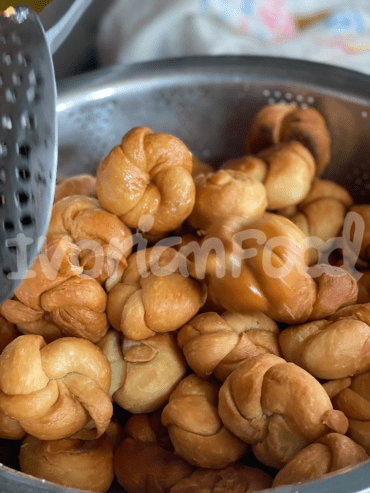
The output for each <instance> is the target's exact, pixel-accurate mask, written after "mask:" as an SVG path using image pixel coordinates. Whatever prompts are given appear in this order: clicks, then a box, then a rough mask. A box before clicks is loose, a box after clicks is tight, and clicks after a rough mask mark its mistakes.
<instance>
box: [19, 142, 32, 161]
mask: <svg viewBox="0 0 370 493" xmlns="http://www.w3.org/2000/svg"><path fill="white" fill-rule="evenodd" d="M30 152H31V147H30V146H29V145H28V144H22V145H21V146H18V154H19V155H20V156H22V157H24V158H26V159H28V158H29V155H30Z"/></svg>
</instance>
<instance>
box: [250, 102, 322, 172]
mask: <svg viewBox="0 0 370 493" xmlns="http://www.w3.org/2000/svg"><path fill="white" fill-rule="evenodd" d="M292 140H293V141H298V142H300V143H302V144H303V145H304V146H305V147H306V148H307V149H308V150H309V151H310V152H311V154H312V155H313V156H314V158H315V162H316V175H317V176H320V175H321V174H322V172H323V171H324V169H325V167H326V166H327V165H328V164H329V161H330V145H331V139H330V133H329V130H328V128H327V125H326V122H325V119H324V117H323V116H322V115H321V114H320V113H319V112H318V111H317V110H315V108H305V109H301V108H296V107H294V106H293V105H291V104H286V103H278V104H273V105H267V106H263V107H262V108H261V109H260V110H259V112H258V113H257V114H256V115H255V117H254V118H253V121H252V123H251V125H250V127H249V130H248V135H247V139H246V149H247V152H249V153H252V154H256V153H257V152H259V151H261V150H262V149H265V148H266V147H270V146H272V145H276V144H278V143H280V142H290V141H292Z"/></svg>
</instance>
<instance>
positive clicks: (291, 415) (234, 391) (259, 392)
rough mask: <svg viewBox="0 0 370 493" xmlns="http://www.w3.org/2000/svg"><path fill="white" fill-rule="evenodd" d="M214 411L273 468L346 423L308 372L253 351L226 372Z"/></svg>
mask: <svg viewBox="0 0 370 493" xmlns="http://www.w3.org/2000/svg"><path fill="white" fill-rule="evenodd" d="M218 410H219V415H220V417H221V419H222V421H223V423H224V425H225V426H227V428H228V429H229V430H231V431H232V432H233V433H234V434H235V435H236V436H238V437H239V438H240V439H242V440H244V441H245V442H246V443H250V444H252V445H253V452H254V454H255V455H256V457H257V459H258V460H259V461H260V462H262V463H263V464H266V465H268V466H271V467H276V468H277V469H280V468H281V467H283V465H284V464H285V463H287V462H289V460H290V459H291V458H292V457H293V456H294V455H295V454H296V453H297V452H299V450H301V449H303V448H304V447H306V446H307V445H308V444H309V443H311V442H313V441H314V440H316V439H317V438H319V437H320V436H322V435H325V434H326V433H328V432H329V430H334V431H337V432H339V433H342V434H344V433H345V432H346V431H347V426H348V420H347V418H346V417H345V416H344V414H343V413H341V412H338V411H334V410H333V406H332V404H331V402H330V398H329V396H328V395H327V393H326V392H325V390H324V388H323V387H322V386H321V385H320V383H319V382H318V381H317V380H316V379H315V378H314V377H313V376H312V375H310V374H309V373H307V372H306V371H305V370H303V369H302V368H300V367H299V366H297V365H295V364H293V363H287V362H286V361H285V360H283V359H282V358H279V357H277V356H275V355H272V354H262V355H259V356H255V357H254V358H251V359H249V360H247V361H246V362H244V363H242V364H241V365H239V366H238V368H237V369H236V370H235V371H234V372H233V373H231V375H230V376H229V377H228V378H227V379H226V381H225V382H224V384H223V385H222V387H221V389H220V393H219V406H218Z"/></svg>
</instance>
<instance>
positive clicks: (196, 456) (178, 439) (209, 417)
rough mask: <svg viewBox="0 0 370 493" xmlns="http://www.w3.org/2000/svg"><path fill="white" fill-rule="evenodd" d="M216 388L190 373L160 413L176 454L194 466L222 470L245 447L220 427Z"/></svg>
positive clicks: (243, 451)
mask: <svg viewBox="0 0 370 493" xmlns="http://www.w3.org/2000/svg"><path fill="white" fill-rule="evenodd" d="M218 391H219V385H218V384H217V383H216V382H215V381H210V380H202V379H201V378H199V377H198V376H197V375H195V374H192V375H189V376H188V377H186V378H184V380H182V381H181V382H180V383H179V385H178V386H177V387H176V389H175V390H174V392H173V393H172V394H171V396H170V401H169V403H168V404H167V406H166V407H165V408H164V409H163V412H162V423H163V424H164V425H165V426H166V427H167V428H168V434H169V436H170V438H171V442H172V444H173V446H174V448H175V451H176V453H177V454H179V455H180V456H181V457H183V458H184V459H185V460H187V461H188V462H190V464H193V465H195V466H198V467H204V468H211V469H222V468H224V467H227V466H229V465H230V464H232V463H233V462H235V461H236V460H238V459H240V458H241V457H242V456H243V455H244V454H245V453H246V451H247V445H246V444H245V443H244V442H243V441H242V440H240V439H239V438H237V437H236V436H235V435H233V433H231V432H230V431H229V430H228V429H227V428H226V426H224V425H223V423H222V421H221V419H220V417H219V414H218V411H217V405H218Z"/></svg>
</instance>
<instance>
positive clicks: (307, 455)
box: [273, 433, 369, 487]
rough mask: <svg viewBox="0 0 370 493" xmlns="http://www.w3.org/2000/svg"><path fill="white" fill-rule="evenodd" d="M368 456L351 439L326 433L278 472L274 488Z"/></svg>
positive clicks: (356, 462)
mask: <svg viewBox="0 0 370 493" xmlns="http://www.w3.org/2000/svg"><path fill="white" fill-rule="evenodd" d="M368 458H369V457H368V455H367V453H366V452H365V450H364V449H363V448H362V447H361V446H360V445H358V444H357V443H355V442H354V441H353V440H351V439H350V438H348V437H346V436H344V435H340V434H339V433H328V434H327V435H325V436H323V437H321V438H319V439H318V440H316V442H315V443H312V444H311V445H309V446H308V447H306V448H305V449H303V450H301V451H300V452H298V454H297V455H296V456H295V457H293V459H292V460H291V461H290V462H288V464H286V465H285V466H284V467H283V469H281V471H279V472H278V474H277V476H276V477H275V479H274V482H273V487H277V486H282V485H284V484H292V483H301V482H302V481H309V480H312V479H315V478H321V477H322V476H324V475H325V474H328V473H330V472H335V471H339V470H340V469H343V467H348V466H355V465H356V464H360V463H361V462H363V461H364V460H367V459H368Z"/></svg>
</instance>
